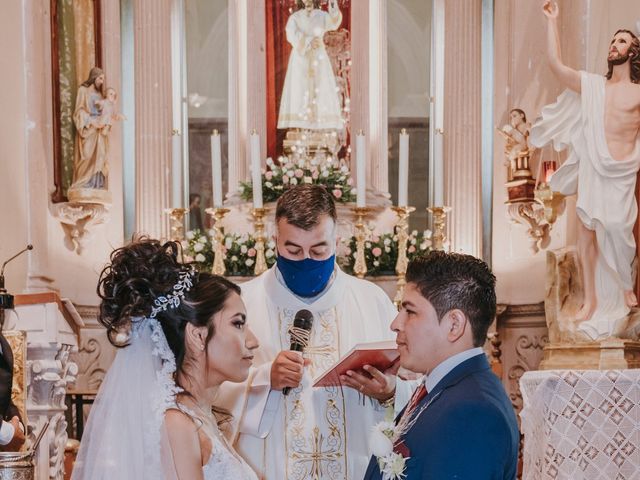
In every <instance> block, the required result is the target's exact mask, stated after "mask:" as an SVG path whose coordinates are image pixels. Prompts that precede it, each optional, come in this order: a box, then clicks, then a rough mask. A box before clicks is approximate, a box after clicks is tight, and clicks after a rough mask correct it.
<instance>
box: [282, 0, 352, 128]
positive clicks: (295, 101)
mask: <svg viewBox="0 0 640 480" xmlns="http://www.w3.org/2000/svg"><path fill="white" fill-rule="evenodd" d="M329 5H330V10H329V12H328V13H327V12H325V11H324V10H320V9H317V8H314V9H313V10H311V12H307V10H305V9H302V10H298V11H297V12H295V13H293V14H292V15H291V16H290V17H289V20H288V21H287V26H286V32H287V41H288V42H289V43H290V44H291V47H292V48H291V54H290V56H289V64H288V66H287V75H286V76H285V79H284V86H283V87H282V96H281V98H280V113H279V115H278V128H305V129H311V130H321V129H330V130H341V129H343V128H344V122H343V120H342V115H341V107H340V97H339V90H338V87H337V84H336V79H335V75H334V73H333V67H332V66H331V60H330V59H329V56H328V55H327V51H326V49H325V46H324V41H323V37H324V34H325V32H327V31H328V30H336V29H337V28H338V27H339V26H340V23H342V14H341V13H340V10H339V9H338V8H336V9H335V10H334V9H332V8H331V2H330V3H329ZM315 38H317V39H319V40H320V47H319V48H315V49H314V48H312V45H311V43H312V41H313V39H315Z"/></svg>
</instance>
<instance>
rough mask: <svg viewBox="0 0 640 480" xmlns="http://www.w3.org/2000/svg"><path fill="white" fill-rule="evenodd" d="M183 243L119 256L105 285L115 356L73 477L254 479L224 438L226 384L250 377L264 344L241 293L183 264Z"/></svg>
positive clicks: (104, 315) (147, 244) (144, 243)
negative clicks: (219, 398)
mask: <svg viewBox="0 0 640 480" xmlns="http://www.w3.org/2000/svg"><path fill="white" fill-rule="evenodd" d="M178 254H179V245H178V244H177V243H175V242H167V243H165V244H161V243H160V242H158V241H156V240H149V239H144V240H139V241H136V242H134V243H132V244H130V245H128V246H125V247H122V248H120V249H117V250H115V251H114V252H113V253H112V255H111V264H110V265H109V266H107V267H106V268H105V269H104V270H103V272H102V274H101V276H100V281H99V283H98V295H99V296H100V298H101V299H102V303H101V305H100V313H99V320H100V322H101V323H102V324H103V325H104V326H105V327H106V328H107V334H108V337H109V341H110V342H111V343H113V344H114V345H115V346H117V347H122V348H120V349H119V350H118V353H117V355H116V358H115V360H114V362H113V364H112V366H111V368H110V369H109V372H108V373H107V375H106V376H105V379H104V381H103V383H102V386H101V387H100V391H99V392H98V395H97V397H96V400H95V402H94V404H93V407H92V409H91V415H90V416H89V420H88V424H87V428H86V430H85V432H84V435H83V437H82V442H81V447H80V452H79V453H78V458H77V460H76V464H75V468H74V470H73V474H72V479H73V480H106V479H114V478H117V479H124V480H133V479H145V480H146V479H149V480H151V479H153V480H156V479H170V480H178V479H189V480H191V479H195V480H217V479H220V480H222V479H229V478H233V479H240V480H257V476H256V474H255V473H254V472H253V471H252V470H251V469H250V467H249V466H248V465H247V464H246V463H245V462H244V460H243V459H242V458H241V457H240V456H239V455H238V454H237V453H236V452H235V450H234V449H233V447H232V446H231V445H230V444H229V443H228V442H227V440H226V439H225V437H224V436H223V434H222V432H221V427H222V428H224V424H225V423H226V422H227V421H228V420H230V415H229V414H228V413H226V412H225V411H223V410H221V409H217V408H215V407H213V406H212V405H213V404H214V401H215V395H216V392H217V389H218V387H219V385H220V384H221V383H222V382H225V381H231V382H242V381H244V380H245V379H246V378H247V375H248V372H249V367H250V366H251V363H252V359H253V353H252V351H253V350H254V349H255V348H257V347H258V341H257V339H256V337H255V336H254V335H253V333H252V332H251V330H250V329H249V327H248V326H247V322H246V310H245V307H244V304H243V302H242V300H241V298H240V288H239V287H238V286H237V285H235V284H233V283H231V282H229V281H228V280H226V279H224V278H222V277H219V276H216V275H211V274H208V273H197V272H195V270H192V269H191V267H189V266H188V265H183V264H181V263H179V262H178Z"/></svg>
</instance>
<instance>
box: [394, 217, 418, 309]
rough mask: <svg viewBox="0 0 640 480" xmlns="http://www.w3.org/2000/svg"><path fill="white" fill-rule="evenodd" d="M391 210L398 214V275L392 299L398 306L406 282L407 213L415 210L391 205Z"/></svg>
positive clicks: (407, 262) (407, 260) (407, 261)
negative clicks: (396, 286) (396, 287)
mask: <svg viewBox="0 0 640 480" xmlns="http://www.w3.org/2000/svg"><path fill="white" fill-rule="evenodd" d="M392 210H393V211H394V212H396V215H398V221H397V223H396V235H397V236H398V261H397V262H396V274H397V275H398V282H397V285H398V290H397V291H396V296H395V298H394V299H393V303H394V304H395V305H396V307H398V309H399V308H400V304H401V303H402V295H403V294H404V286H405V285H406V284H407V281H406V279H405V275H406V273H407V265H408V264H409V259H408V258H407V241H408V240H409V215H410V214H411V212H413V211H415V207H392Z"/></svg>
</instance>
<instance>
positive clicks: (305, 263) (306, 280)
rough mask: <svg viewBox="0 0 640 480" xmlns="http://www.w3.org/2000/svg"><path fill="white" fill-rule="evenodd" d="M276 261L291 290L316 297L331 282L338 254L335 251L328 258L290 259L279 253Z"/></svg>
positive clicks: (304, 295)
mask: <svg viewBox="0 0 640 480" xmlns="http://www.w3.org/2000/svg"><path fill="white" fill-rule="evenodd" d="M276 262H277V264H278V270H280V273H281V274H282V277H283V278H284V283H286V284H287V287H289V290H291V291H292V292H293V293H295V294H296V295H298V296H299V297H315V296H316V295H318V294H319V293H320V292H322V290H324V288H325V287H326V286H327V284H328V283H329V280H330V279H331V274H332V273H333V269H334V267H335V263H336V255H335V253H334V254H333V255H331V256H330V257H329V258H327V259H326V260H313V259H311V258H305V259H304V260H289V259H288V258H284V257H283V256H282V255H278V258H277V259H276Z"/></svg>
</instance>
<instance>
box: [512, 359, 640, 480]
mask: <svg viewBox="0 0 640 480" xmlns="http://www.w3.org/2000/svg"><path fill="white" fill-rule="evenodd" d="M520 389H521V391H522V398H523V402H524V407H523V409H522V412H521V413H520V418H521V421H522V422H521V429H522V433H523V434H524V453H523V457H524V470H523V476H522V478H523V480H529V479H530V480H533V479H535V480H543V479H571V480H582V479H584V480H597V479H611V480H613V479H616V480H618V479H619V480H632V479H640V369H636V370H606V371H599V370H557V371H532V372H526V373H525V374H524V375H523V376H522V378H521V379H520Z"/></svg>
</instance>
